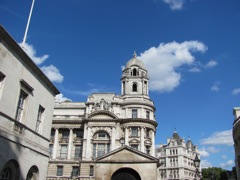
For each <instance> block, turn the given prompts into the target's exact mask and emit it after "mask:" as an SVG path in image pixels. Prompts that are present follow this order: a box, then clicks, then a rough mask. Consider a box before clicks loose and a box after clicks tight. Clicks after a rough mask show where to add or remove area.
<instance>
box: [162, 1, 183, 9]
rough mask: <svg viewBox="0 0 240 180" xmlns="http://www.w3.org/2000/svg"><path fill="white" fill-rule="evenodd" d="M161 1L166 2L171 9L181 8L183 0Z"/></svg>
mask: <svg viewBox="0 0 240 180" xmlns="http://www.w3.org/2000/svg"><path fill="white" fill-rule="evenodd" d="M163 2H165V3H167V4H168V5H169V6H170V8H171V9H172V10H181V9H182V8H183V4H184V3H185V0H163Z"/></svg>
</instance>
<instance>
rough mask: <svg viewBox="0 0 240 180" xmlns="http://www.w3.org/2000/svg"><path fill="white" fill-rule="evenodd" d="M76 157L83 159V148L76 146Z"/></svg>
mask: <svg viewBox="0 0 240 180" xmlns="http://www.w3.org/2000/svg"><path fill="white" fill-rule="evenodd" d="M74 157H82V146H80V145H77V146H75V154H74Z"/></svg>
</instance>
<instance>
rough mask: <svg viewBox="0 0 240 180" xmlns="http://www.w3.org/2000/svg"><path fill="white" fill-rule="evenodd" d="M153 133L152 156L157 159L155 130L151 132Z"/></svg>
mask: <svg viewBox="0 0 240 180" xmlns="http://www.w3.org/2000/svg"><path fill="white" fill-rule="evenodd" d="M151 133H152V136H151V138H152V147H151V148H152V149H151V155H152V156H154V157H155V132H154V131H153V130H151Z"/></svg>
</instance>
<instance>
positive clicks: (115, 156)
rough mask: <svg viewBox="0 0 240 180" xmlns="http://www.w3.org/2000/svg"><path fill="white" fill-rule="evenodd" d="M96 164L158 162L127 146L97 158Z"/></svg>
mask: <svg viewBox="0 0 240 180" xmlns="http://www.w3.org/2000/svg"><path fill="white" fill-rule="evenodd" d="M96 162H122V163H128V162H158V159H157V158H155V157H153V156H150V155H148V154H146V153H143V152H140V151H138V150H135V149H133V148H130V147H128V146H123V147H121V148H118V149H116V150H114V151H111V152H110V153H108V154H105V155H103V156H101V157H99V158H97V159H96Z"/></svg>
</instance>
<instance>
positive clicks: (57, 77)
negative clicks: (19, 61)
mask: <svg viewBox="0 0 240 180" xmlns="http://www.w3.org/2000/svg"><path fill="white" fill-rule="evenodd" d="M19 45H20V46H21V47H22V49H23V50H24V51H25V52H26V53H27V55H28V56H29V57H30V58H31V59H32V60H33V62H34V63H35V64H36V65H38V66H39V65H41V64H42V63H44V62H45V60H46V59H47V58H48V57H49V55H46V54H45V55H43V56H41V57H37V56H36V54H37V52H36V49H35V48H34V47H33V46H32V45H30V44H28V43H26V42H25V43H24V44H23V43H19ZM40 69H41V70H42V71H43V73H44V74H45V75H46V76H47V77H48V78H49V79H50V81H52V82H57V83H61V82H62V81H63V76H62V75H61V74H60V72H59V70H58V68H57V67H55V66H53V65H50V66H42V67H40Z"/></svg>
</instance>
